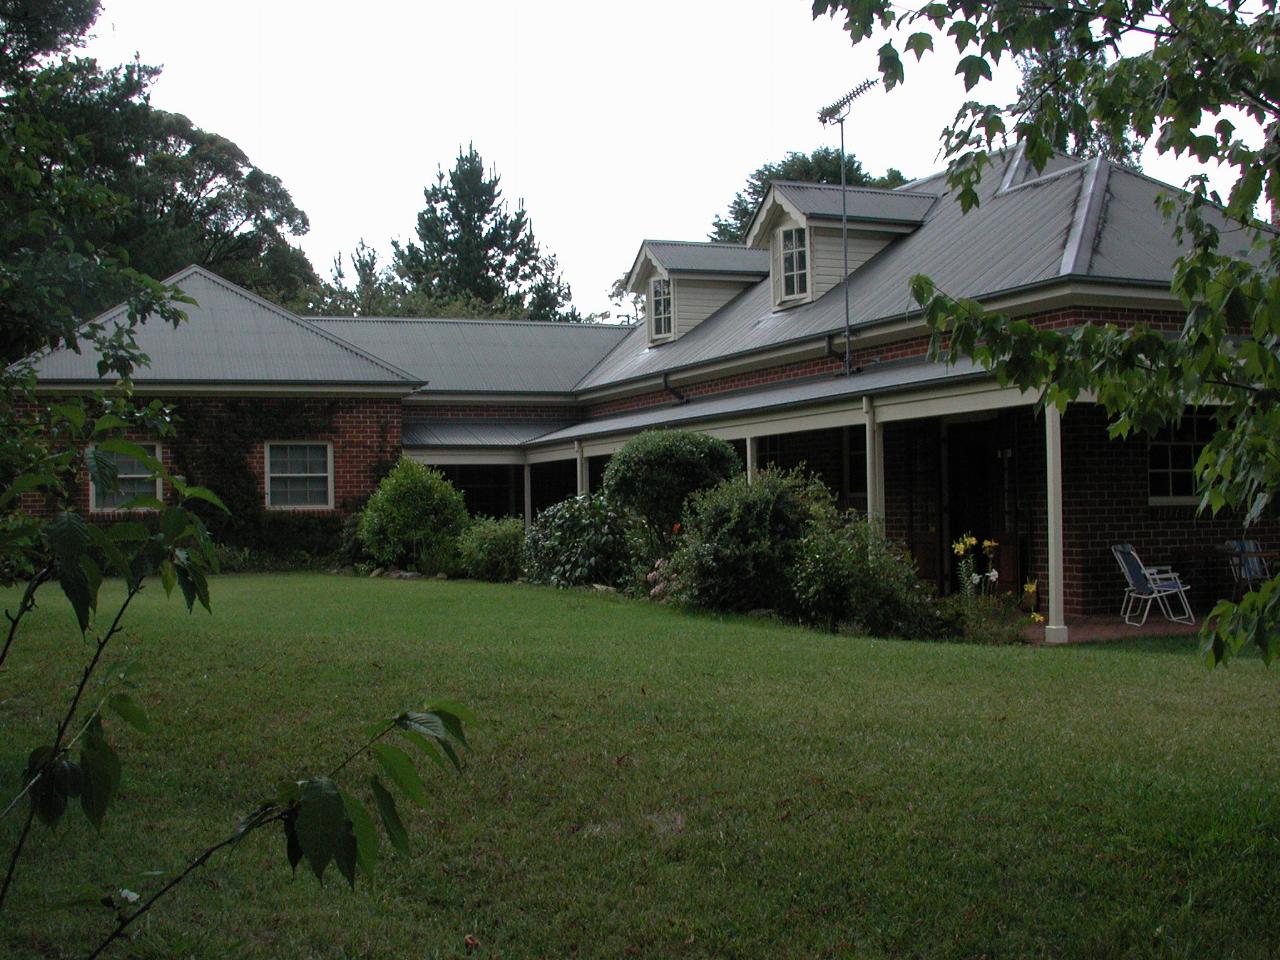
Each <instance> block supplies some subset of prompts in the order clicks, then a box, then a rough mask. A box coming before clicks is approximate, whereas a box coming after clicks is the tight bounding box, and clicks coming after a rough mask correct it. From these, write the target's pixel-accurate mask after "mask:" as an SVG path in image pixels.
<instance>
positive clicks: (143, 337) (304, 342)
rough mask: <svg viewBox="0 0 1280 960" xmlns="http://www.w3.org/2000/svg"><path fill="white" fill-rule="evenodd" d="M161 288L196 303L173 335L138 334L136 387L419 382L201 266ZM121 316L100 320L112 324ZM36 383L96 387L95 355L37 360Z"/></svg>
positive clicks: (163, 327) (151, 330)
mask: <svg viewBox="0 0 1280 960" xmlns="http://www.w3.org/2000/svg"><path fill="white" fill-rule="evenodd" d="M165 282H166V283H170V284H173V285H175V286H177V287H179V288H181V290H182V291H183V292H184V293H186V294H188V295H190V296H191V297H193V298H195V300H196V303H195V304H183V305H182V307H183V309H184V310H185V312H186V314H187V320H186V322H185V323H181V324H179V325H178V326H177V327H176V328H174V327H172V326H170V325H169V324H167V323H164V322H163V321H161V320H159V319H156V318H154V317H153V318H151V319H150V320H149V321H148V322H146V323H143V324H142V325H141V326H140V327H139V328H138V330H137V340H138V346H139V347H141V348H142V351H143V352H144V353H146V354H147V356H149V357H150V358H151V363H150V365H149V366H147V367H144V368H141V369H139V370H138V371H137V374H136V376H135V378H134V379H135V382H137V383H139V384H164V383H190V382H193V381H201V382H211V381H212V382H217V383H254V384H292V383H296V384H335V385H338V384H348V385H364V386H367V385H387V386H396V385H403V386H404V387H405V388H406V392H407V391H408V390H409V389H411V388H412V387H414V386H416V385H417V384H418V383H420V382H421V380H419V379H418V378H416V377H414V376H412V375H411V374H409V373H406V372H405V371H404V370H402V369H400V368H399V367H396V366H394V365H392V364H391V363H388V362H387V361H385V360H382V359H379V358H378V357H376V356H372V355H370V354H369V353H366V352H365V351H364V350H362V349H360V348H359V347H357V346H355V345H353V344H350V343H347V342H346V341H344V340H342V339H341V338H339V337H335V336H333V335H332V334H330V333H327V332H325V331H323V330H318V329H316V328H315V327H313V326H311V325H310V324H308V323H306V322H304V321H302V320H299V319H298V318H297V317H295V316H294V315H293V314H291V313H289V312H288V311H287V310H284V309H282V308H280V307H277V306H276V305H275V304H272V303H268V302H267V301H266V300H263V299H262V298H261V297H258V296H256V295H254V294H252V293H250V292H248V291H247V290H243V289H241V288H240V287H237V286H236V285H235V284H233V283H229V282H228V281H226V280H223V279H222V278H221V277H218V276H216V275H214V274H212V273H210V272H209V271H208V270H205V269H203V268H201V267H188V268H187V269H186V270H183V271H180V272H179V273H176V274H174V275H173V276H172V277H169V278H168V279H167V280H166V281H165ZM124 309H125V308H124V307H123V306H121V307H116V308H115V309H113V310H111V311H108V313H106V314H104V315H103V318H104V319H105V320H107V321H108V322H110V321H111V320H112V319H114V318H117V317H121V316H123V313H124ZM36 376H37V377H38V378H39V379H40V380H41V381H42V382H46V383H48V382H94V383H97V382H100V378H99V377H98V370H97V357H96V356H95V355H92V354H89V353H75V352H74V351H72V350H66V349H63V350H56V351H54V352H53V353H50V354H48V355H46V356H44V357H42V358H40V359H39V360H38V361H37V362H36Z"/></svg>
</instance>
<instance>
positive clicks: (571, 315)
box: [392, 146, 581, 321]
mask: <svg viewBox="0 0 1280 960" xmlns="http://www.w3.org/2000/svg"><path fill="white" fill-rule="evenodd" d="M499 183H500V178H499V177H498V175H497V174H496V173H494V172H492V171H490V172H489V173H487V174H486V173H485V169H484V161H483V160H482V159H481V157H480V154H479V153H478V152H477V151H476V149H475V147H474V146H468V147H467V150H466V151H465V152H459V154H458V159H457V162H456V164H455V165H454V167H453V169H452V170H450V171H449V173H448V174H446V173H445V172H444V170H443V169H441V170H440V171H439V172H438V173H437V175H436V182H435V184H434V185H432V186H430V187H427V188H426V189H425V190H424V191H423V197H424V198H425V199H426V202H427V205H426V207H425V208H424V209H423V210H422V211H421V212H420V213H419V214H418V224H417V236H418V242H417V243H414V242H413V241H408V242H405V243H401V242H399V241H394V242H393V243H392V246H393V248H394V253H393V256H392V265H393V267H394V268H395V272H396V275H397V276H398V277H399V278H400V279H401V280H402V281H403V282H404V284H405V285H406V287H407V288H408V289H409V291H411V292H412V293H414V294H417V295H420V296H423V297H425V298H427V299H430V300H432V301H436V302H443V301H457V300H466V301H477V302H479V303H482V304H485V305H486V306H488V307H490V308H492V309H493V310H494V312H496V313H503V314H510V313H511V312H513V311H515V312H518V313H520V314H522V315H524V316H526V317H527V318H528V319H530V320H567V321H577V320H580V319H581V318H580V317H579V315H578V313H577V311H576V310H574V309H573V307H572V305H571V304H570V297H571V292H570V290H569V287H568V285H567V284H566V283H565V282H564V280H563V279H562V277H561V276H560V274H559V267H558V264H557V262H556V259H555V257H554V256H551V255H550V254H544V253H543V252H542V249H541V247H540V246H539V244H538V241H537V240H536V239H535V238H534V236H533V230H532V228H531V227H530V224H529V217H528V214H526V213H525V210H524V207H523V205H519V206H517V207H516V209H515V210H514V212H513V211H511V210H510V209H508V207H507V204H506V202H505V201H504V200H503V198H502V190H501V189H500V187H499Z"/></svg>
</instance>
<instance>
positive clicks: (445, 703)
mask: <svg viewBox="0 0 1280 960" xmlns="http://www.w3.org/2000/svg"><path fill="white" fill-rule="evenodd" d="M426 710H427V711H428V712H429V713H439V714H445V713H451V714H453V715H454V716H455V717H457V718H458V719H459V720H461V721H462V722H463V723H469V724H471V726H473V727H474V726H475V725H476V724H477V723H479V722H480V721H478V720H477V719H476V716H475V714H474V713H472V712H471V711H470V710H468V709H467V708H466V707H464V706H462V705H461V704H459V703H454V702H453V701H452V700H439V699H436V700H430V701H428V702H427V706H426Z"/></svg>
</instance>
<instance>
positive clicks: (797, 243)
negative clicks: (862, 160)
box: [745, 181, 938, 308]
mask: <svg viewBox="0 0 1280 960" xmlns="http://www.w3.org/2000/svg"><path fill="white" fill-rule="evenodd" d="M937 199H938V195H937V194H934V193H922V192H907V191H896V190H878V189H873V188H870V187H848V188H846V189H845V191H844V202H843V208H844V210H843V213H842V203H841V190H840V187H839V186H838V185H835V186H833V185H830V184H820V183H796V182H792V181H775V182H773V183H771V184H770V185H769V191H768V193H766V194H765V196H764V199H763V200H761V201H760V205H759V206H758V207H757V208H756V212H755V214H754V215H753V216H752V218H751V222H750V223H749V224H748V225H747V237H746V242H745V246H747V247H749V248H751V249H753V250H760V251H762V252H767V253H768V255H769V275H770V278H771V281H772V287H773V303H774V306H775V307H778V308H786V307H792V306H796V305H798V304H801V303H809V302H811V301H813V300H817V299H818V298H819V297H821V296H822V295H823V294H824V293H826V292H827V291H828V290H830V289H831V288H832V287H834V286H835V285H836V284H838V283H840V282H841V281H842V280H843V279H844V265H845V256H844V240H843V228H842V218H843V217H845V216H847V218H848V223H849V259H848V264H849V273H850V274H852V273H853V272H854V271H855V270H857V269H858V267H860V266H862V264H864V263H866V262H867V261H868V260H870V259H871V258H872V257H874V256H875V255H876V254H877V253H879V252H880V251H881V250H883V249H884V248H885V247H887V246H888V245H889V244H890V243H892V242H893V241H894V240H895V239H897V238H898V237H900V236H902V235H903V234H907V233H911V232H912V231H914V230H915V229H916V228H917V227H919V226H920V224H922V223H923V222H924V220H925V217H926V216H927V215H928V213H929V211H930V209H932V207H933V205H934V203H935V202H936V201H937Z"/></svg>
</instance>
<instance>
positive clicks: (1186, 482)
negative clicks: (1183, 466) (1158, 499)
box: [1169, 473, 1195, 497]
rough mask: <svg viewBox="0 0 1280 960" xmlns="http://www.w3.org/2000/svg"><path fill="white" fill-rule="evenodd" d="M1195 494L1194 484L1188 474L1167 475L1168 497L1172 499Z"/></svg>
mask: <svg viewBox="0 0 1280 960" xmlns="http://www.w3.org/2000/svg"><path fill="white" fill-rule="evenodd" d="M1193 493H1195V483H1194V481H1193V480H1192V479H1191V474H1190V473H1171V474H1169V495H1170V496H1173V497H1189V496H1191V495H1192V494H1193Z"/></svg>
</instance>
